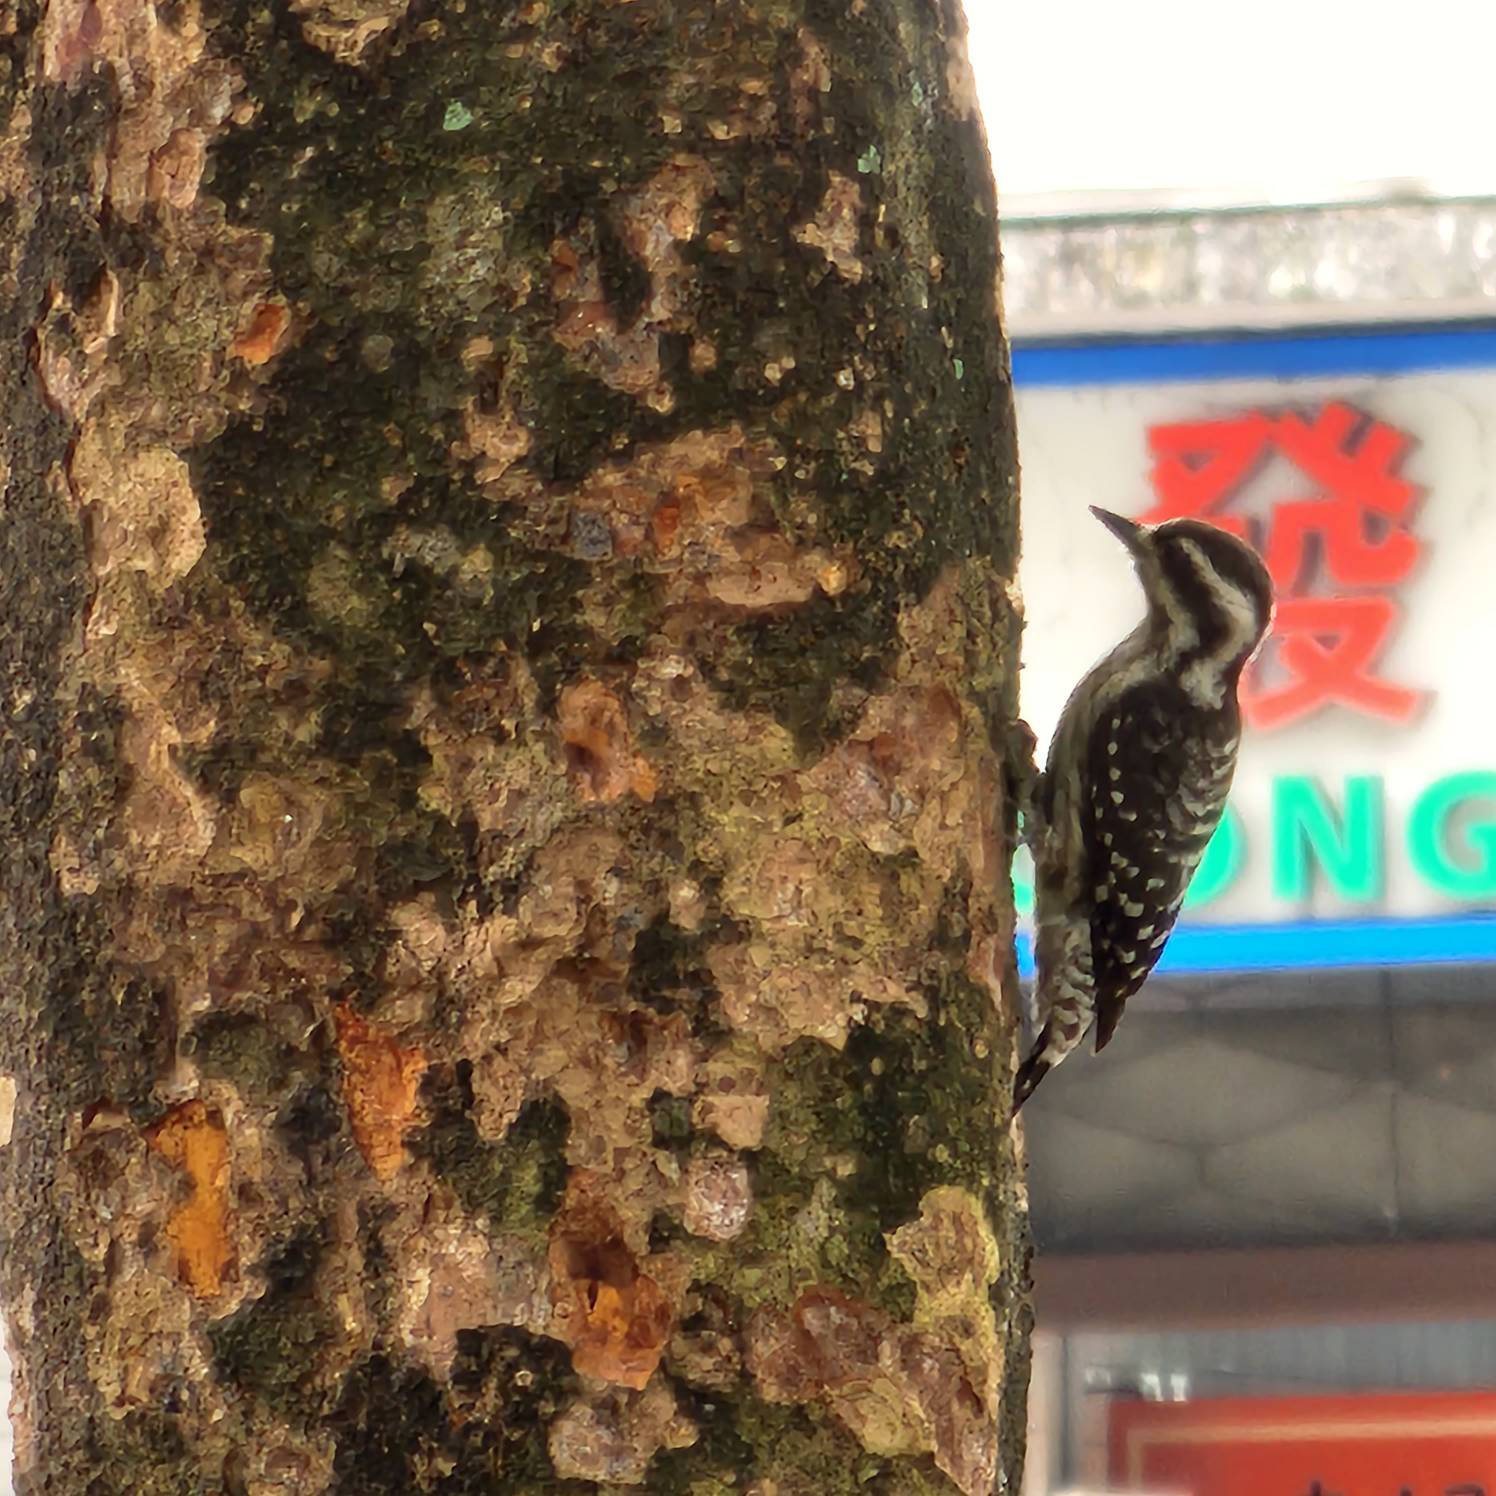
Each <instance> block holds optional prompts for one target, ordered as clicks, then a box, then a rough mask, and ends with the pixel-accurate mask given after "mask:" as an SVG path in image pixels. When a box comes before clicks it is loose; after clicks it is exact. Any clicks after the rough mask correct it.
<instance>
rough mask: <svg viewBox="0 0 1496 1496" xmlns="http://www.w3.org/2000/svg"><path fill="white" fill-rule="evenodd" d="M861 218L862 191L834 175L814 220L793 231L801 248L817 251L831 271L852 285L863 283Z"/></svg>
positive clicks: (834, 173) (848, 178)
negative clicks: (859, 240)
mask: <svg viewBox="0 0 1496 1496" xmlns="http://www.w3.org/2000/svg"><path fill="white" fill-rule="evenodd" d="M861 215H862V188H861V187H860V186H859V185H858V184H857V183H856V182H854V181H853V180H852V179H851V177H844V176H843V175H842V174H841V173H840V172H839V171H834V172H832V173H831V183H830V185H829V186H828V187H827V188H826V192H825V195H824V196H823V197H822V198H821V206H820V208H819V209H817V211H816V216H815V217H814V218H812V219H810V220H809V221H808V222H807V223H802V224H800V225H799V227H798V228H796V229H795V231H794V232H795V238H796V239H797V240H798V241H799V242H800V243H801V244H808V245H810V246H811V248H812V249H818V250H820V252H821V253H822V254H823V255H825V256H826V258H827V259H828V260H829V261H830V262H831V268H832V269H833V270H835V271H836V273H837V274H838V275H839V276H841V278H842V279H843V280H847V281H851V282H852V284H853V285H856V284H857V282H858V281H860V280H861V279H862V276H863V271H864V269H865V268H866V267H865V266H864V265H863V263H862V260H861V259H860V258H859V257H858V254H857V241H858V238H859V236H860V234H861Z"/></svg>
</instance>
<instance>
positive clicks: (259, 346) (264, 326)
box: [229, 301, 291, 365]
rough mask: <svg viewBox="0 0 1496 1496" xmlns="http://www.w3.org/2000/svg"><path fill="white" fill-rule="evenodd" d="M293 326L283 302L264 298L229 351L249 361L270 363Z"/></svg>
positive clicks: (253, 363) (252, 362)
mask: <svg viewBox="0 0 1496 1496" xmlns="http://www.w3.org/2000/svg"><path fill="white" fill-rule="evenodd" d="M290 326H291V314H290V312H288V311H287V310H286V308H285V307H284V306H283V305H282V304H281V303H280V302H278V301H262V302H261V303H260V304H259V306H257V307H256V308H255V311H254V316H253V317H251V318H250V320H249V326H248V327H246V328H245V329H244V331H243V332H241V333H240V334H239V336H238V337H237V338H235V339H234V343H233V347H231V348H230V349H229V352H230V353H232V354H233V355H234V357H235V358H242V359H243V360H244V362H245V363H247V364H251V365H257V364H264V363H268V362H269V361H270V360H271V359H272V358H274V357H275V355H276V354H277V353H279V352H280V350H281V345H282V344H283V343H284V342H285V340H286V332H287V330H288V329H289V328H290Z"/></svg>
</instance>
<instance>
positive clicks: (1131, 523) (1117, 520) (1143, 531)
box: [1091, 504, 1148, 556]
mask: <svg viewBox="0 0 1496 1496" xmlns="http://www.w3.org/2000/svg"><path fill="white" fill-rule="evenodd" d="M1091 513H1092V514H1094V515H1095V516H1096V518H1097V519H1099V520H1100V521H1101V523H1102V524H1104V525H1105V526H1106V527H1107V529H1108V530H1110V531H1111V532H1112V534H1113V535H1115V536H1116V537H1117V539H1118V540H1120V541H1121V542H1122V544H1123V545H1125V546H1126V547H1127V549H1128V550H1129V551H1131V552H1132V554H1133V555H1134V556H1136V555H1138V554H1139V553H1140V552H1141V551H1142V549H1143V537H1144V536H1145V535H1147V533H1148V527H1147V525H1140V524H1139V523H1138V522H1137V521H1136V520H1135V519H1128V517H1127V516H1126V515H1125V514H1113V513H1112V511H1111V510H1110V509H1100V508H1098V507H1097V506H1096V505H1095V504H1092V505H1091Z"/></svg>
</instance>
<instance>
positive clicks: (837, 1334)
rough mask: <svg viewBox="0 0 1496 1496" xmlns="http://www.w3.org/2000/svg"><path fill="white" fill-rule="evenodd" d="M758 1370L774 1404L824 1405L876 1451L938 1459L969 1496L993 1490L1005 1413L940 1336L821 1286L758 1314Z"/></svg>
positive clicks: (752, 1351)
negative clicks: (789, 1304) (999, 1414)
mask: <svg viewBox="0 0 1496 1496" xmlns="http://www.w3.org/2000/svg"><path fill="white" fill-rule="evenodd" d="M748 1369H749V1371H750V1373H751V1374H752V1376H753V1378H754V1381H755V1383H756V1384H757V1387H758V1391H759V1393H760V1395H761V1396H762V1397H763V1398H764V1399H765V1400H766V1401H768V1402H773V1403H804V1402H811V1401H824V1402H826V1403H827V1404H828V1405H829V1406H830V1408H831V1410H832V1412H834V1413H835V1414H836V1416H837V1417H838V1418H839V1419H840V1420H841V1421H842V1423H844V1424H845V1425H846V1427H847V1428H848V1429H849V1430H850V1431H851V1433H852V1435H853V1436H854V1437H855V1438H856V1439H857V1441H858V1442H859V1443H860V1444H861V1445H862V1446H863V1448H865V1449H867V1450H870V1451H871V1452H872V1453H874V1454H882V1455H900V1454H930V1455H932V1456H933V1457H934V1460H935V1463H936V1465H937V1466H938V1467H939V1468H940V1469H941V1470H943V1471H944V1472H945V1473H946V1474H947V1475H948V1476H950V1478H951V1479H952V1480H953V1481H954V1482H955V1483H956V1485H957V1486H958V1487H959V1488H960V1489H961V1490H962V1491H963V1492H965V1493H966V1496H987V1493H988V1492H990V1491H991V1490H992V1489H993V1483H994V1482H995V1480H996V1478H997V1420H996V1409H995V1407H994V1406H993V1405H991V1404H990V1403H989V1402H987V1401H986V1400H985V1399H984V1398H983V1397H982V1396H981V1395H980V1394H979V1393H978V1391H977V1390H976V1389H975V1388H974V1387H973V1386H972V1384H971V1381H970V1379H969V1377H968V1375H967V1372H966V1367H965V1365H964V1363H963V1361H962V1359H961V1356H960V1353H959V1352H958V1351H957V1349H956V1348H955V1347H954V1346H952V1345H950V1344H948V1343H946V1342H945V1341H943V1340H942V1339H940V1338H939V1337H938V1336H936V1335H933V1334H928V1333H926V1332H924V1331H921V1330H917V1329H914V1328H912V1327H910V1326H908V1325H901V1324H897V1323H895V1322H894V1321H892V1320H890V1319H889V1317H888V1316H887V1315H886V1314H883V1313H882V1312H881V1311H879V1310H877V1309H875V1308H873V1307H872V1306H871V1305H869V1304H865V1303H863V1302H861V1301H860V1300H857V1299H853V1298H850V1297H849V1296H848V1295H846V1294H843V1293H840V1292H838V1291H837V1290H836V1289H833V1288H827V1287H816V1288H812V1289H808V1290H807V1291H806V1292H805V1293H803V1294H801V1295H800V1297H799V1298H798V1299H797V1300H796V1301H795V1304H794V1307H793V1308H792V1309H791V1310H789V1311H788V1312H785V1311H783V1310H779V1309H770V1310H764V1311H761V1312H760V1313H759V1314H758V1315H756V1316H755V1318H754V1320H753V1322H752V1323H751V1324H750V1325H749V1329H748Z"/></svg>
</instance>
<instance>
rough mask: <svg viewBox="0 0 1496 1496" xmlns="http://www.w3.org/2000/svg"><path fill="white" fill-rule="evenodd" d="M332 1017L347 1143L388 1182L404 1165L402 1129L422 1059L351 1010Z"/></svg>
mask: <svg viewBox="0 0 1496 1496" xmlns="http://www.w3.org/2000/svg"><path fill="white" fill-rule="evenodd" d="M333 1017H334V1020H335V1022H336V1025H337V1036H338V1054H339V1055H340V1056H341V1057H342V1060H343V1100H344V1101H345V1102H346V1103H347V1104H348V1117H349V1121H350V1122H351V1123H352V1126H353V1139H354V1141H355V1142H356V1143H357V1144H358V1149H359V1152H360V1153H362V1154H363V1156H364V1159H365V1161H366V1162H367V1163H368V1165H369V1167H370V1168H371V1169H373V1171H374V1173H375V1175H376V1176H377V1177H378V1178H379V1179H385V1180H388V1179H393V1178H394V1177H395V1175H396V1174H398V1173H399V1172H400V1165H401V1164H402V1163H404V1161H405V1130H406V1129H407V1128H408V1127H409V1126H410V1125H411V1123H412V1121H413V1120H414V1118H415V1111H416V1096H417V1093H418V1091H419V1090H420V1085H421V1077H422V1076H423V1075H424V1074H425V1073H426V1056H425V1054H424V1052H423V1051H421V1050H420V1049H416V1048H406V1047H405V1046H404V1045H401V1044H398V1043H397V1042H396V1041H395V1039H394V1037H393V1035H391V1034H390V1033H389V1032H388V1031H387V1030H385V1029H383V1028H381V1027H380V1026H379V1025H377V1024H373V1023H369V1022H367V1021H366V1020H365V1019H363V1018H361V1017H360V1016H359V1015H358V1014H357V1013H355V1012H354V1011H353V1009H352V1008H349V1007H347V1006H343V1007H339V1008H337V1009H336V1010H335V1011H334V1014H333Z"/></svg>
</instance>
